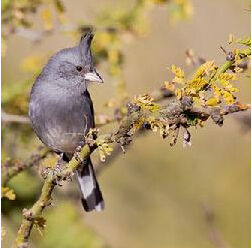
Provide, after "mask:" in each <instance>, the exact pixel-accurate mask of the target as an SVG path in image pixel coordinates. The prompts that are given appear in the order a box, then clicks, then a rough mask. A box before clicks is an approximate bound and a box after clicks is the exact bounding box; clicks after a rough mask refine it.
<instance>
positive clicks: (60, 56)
mask: <svg viewBox="0 0 252 248" xmlns="http://www.w3.org/2000/svg"><path fill="white" fill-rule="evenodd" d="M93 36H94V35H93V33H92V32H88V33H86V34H85V35H83V36H82V37H81V40H80V43H79V44H78V45H77V46H75V47H72V48H66V49H63V50H61V51H59V52H58V53H56V54H55V55H54V56H52V57H51V58H50V59H49V61H48V64H47V65H46V66H45V68H44V70H43V74H45V75H48V76H49V77H50V78H52V79H53V80H51V81H53V82H55V83H57V84H58V85H61V86H63V87H64V86H66V87H71V86H73V87H78V86H80V85H81V86H82V88H83V87H84V88H85V89H86V88H87V85H88V83H89V82H97V83H103V80H102V78H101V76H100V75H99V74H98V72H97V71H96V68H95V66H94V61H93V56H92V53H91V48H90V46H91V42H92V39H93Z"/></svg>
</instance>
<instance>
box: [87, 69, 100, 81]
mask: <svg viewBox="0 0 252 248" xmlns="http://www.w3.org/2000/svg"><path fill="white" fill-rule="evenodd" d="M84 78H85V80H88V81H89V82H94V83H103V80H102V77H101V76H100V75H99V73H98V72H96V71H93V72H88V73H86V74H85V76H84Z"/></svg>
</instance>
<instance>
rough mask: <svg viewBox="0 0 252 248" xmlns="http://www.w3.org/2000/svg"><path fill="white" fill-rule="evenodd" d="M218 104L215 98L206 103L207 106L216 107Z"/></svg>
mask: <svg viewBox="0 0 252 248" xmlns="http://www.w3.org/2000/svg"><path fill="white" fill-rule="evenodd" d="M218 103H219V101H218V99H217V98H210V99H208V100H207V101H206V105H207V106H216V105H217V104H218Z"/></svg>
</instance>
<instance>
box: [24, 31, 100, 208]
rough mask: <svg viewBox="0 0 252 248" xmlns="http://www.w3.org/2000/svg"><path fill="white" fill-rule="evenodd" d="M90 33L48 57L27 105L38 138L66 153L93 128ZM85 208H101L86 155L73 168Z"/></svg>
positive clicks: (93, 75)
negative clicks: (88, 88)
mask: <svg viewBox="0 0 252 248" xmlns="http://www.w3.org/2000/svg"><path fill="white" fill-rule="evenodd" d="M92 38H93V34H92V33H90V32H89V33H87V34H86V35H85V36H83V37H82V38H81V41H80V43H79V45H78V46H76V47H73V48H67V49H63V50H61V51H59V52H58V53H56V54H55V55H54V56H52V57H51V58H50V59H49V61H48V63H47V65H46V66H45V67H44V68H43V70H42V73H41V74H40V75H39V76H38V78H37V79H36V81H35V83H34V85H33V88H32V91H31V95H30V105H29V116H30V119H31V123H32V126H33V128H34V131H35V133H36V134H37V136H38V137H39V138H40V140H41V141H42V142H43V143H44V144H46V145H47V146H49V147H51V148H52V149H53V150H54V151H56V152H58V153H65V154H67V155H68V156H69V154H70V156H71V155H72V154H73V153H74V151H75V148H76V147H77V146H78V145H79V144H80V142H81V141H83V139H84V136H85V134H86V133H87V132H88V131H89V129H90V128H93V127H94V125H95V124H94V112H93V104H92V100H91V98H90V94H89V92H88V91H87V85H88V82H89V80H92V81H93V80H95V81H99V82H102V81H101V78H100V76H99V74H98V73H97V72H96V70H95V68H94V64H93V57H92V54H91V50H90V44H91V41H92ZM77 178H78V182H79V185H80V189H81V191H82V203H83V206H84V209H85V210H86V211H91V210H94V209H95V210H97V211H100V210H102V209H103V207H104V202H103V198H102V195H101V191H100V189H99V186H98V183H97V180H96V177H95V174H94V170H93V166H92V162H91V160H90V158H88V159H86V160H85V161H84V162H83V165H82V167H80V168H79V169H78V171H77Z"/></svg>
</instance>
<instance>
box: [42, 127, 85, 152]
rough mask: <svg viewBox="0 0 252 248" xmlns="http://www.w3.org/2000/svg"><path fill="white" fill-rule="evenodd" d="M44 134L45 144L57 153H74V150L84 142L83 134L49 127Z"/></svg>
mask: <svg viewBox="0 0 252 248" xmlns="http://www.w3.org/2000/svg"><path fill="white" fill-rule="evenodd" d="M47 130H48V131H47V132H46V137H45V140H46V143H47V145H48V146H50V147H51V148H53V149H54V150H56V151H59V152H68V153H72V152H74V150H75V148H76V147H77V146H78V145H79V144H80V142H81V141H83V140H84V133H83V132H76V131H74V132H69V131H67V130H64V129H62V128H57V127H53V128H52V127H51V128H50V129H47Z"/></svg>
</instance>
